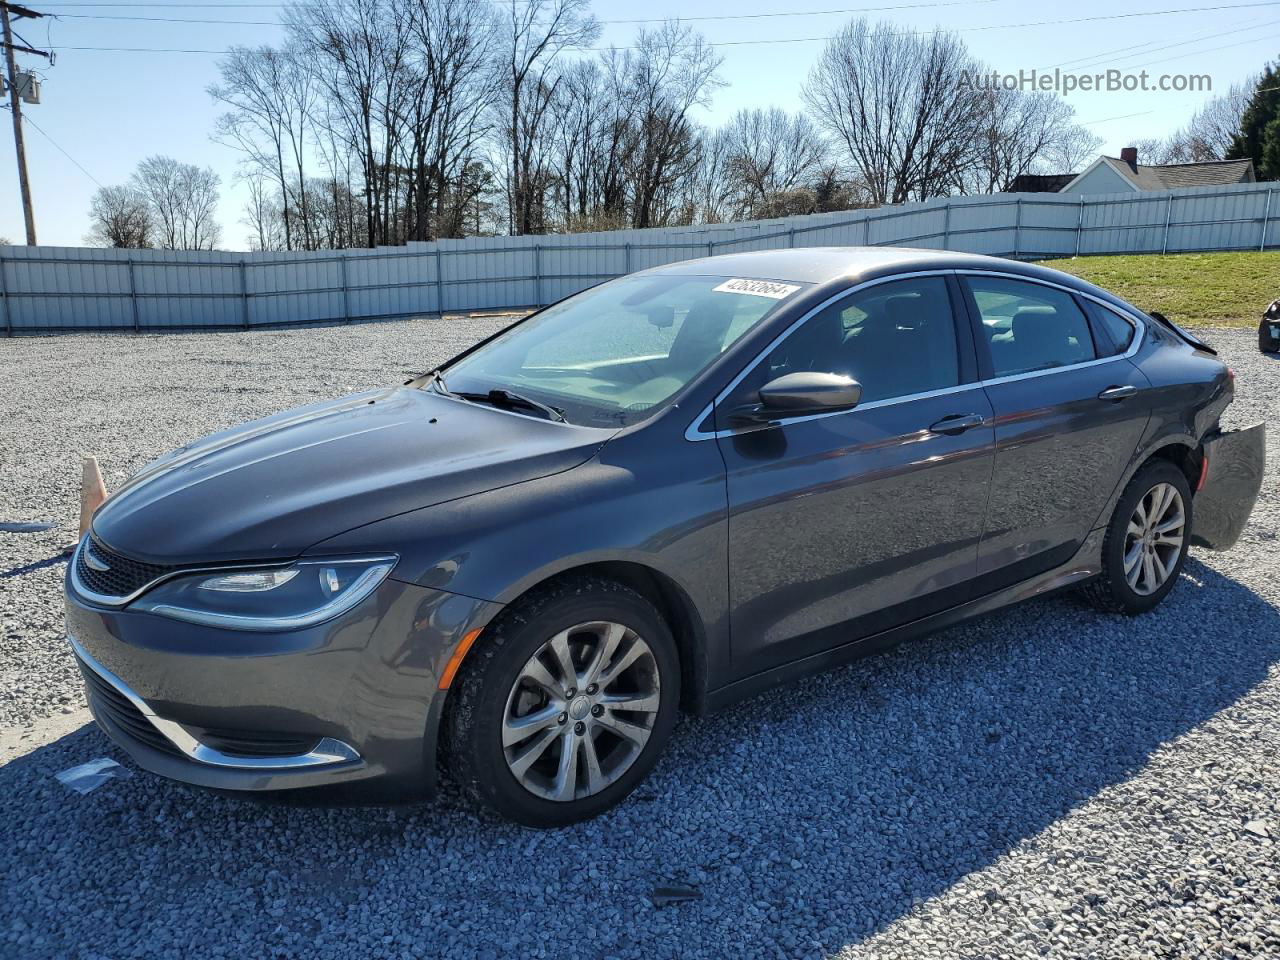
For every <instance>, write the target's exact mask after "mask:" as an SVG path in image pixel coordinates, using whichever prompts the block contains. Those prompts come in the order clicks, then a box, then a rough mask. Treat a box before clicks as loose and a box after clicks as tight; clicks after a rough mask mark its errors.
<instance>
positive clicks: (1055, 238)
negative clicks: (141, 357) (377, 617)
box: [0, 183, 1280, 334]
mask: <svg viewBox="0 0 1280 960" xmlns="http://www.w3.org/2000/svg"><path fill="white" fill-rule="evenodd" d="M1273 194H1275V195H1277V197H1280V184H1270V183H1260V184H1242V185H1237V186H1232V187H1193V188H1187V189H1181V190H1171V191H1167V192H1159V193H1154V192H1153V193H1136V194H1112V195H1106V196H1066V197H1064V196H1059V195H1057V194H1043V193H1031V194H995V195H992V196H981V197H955V198H950V199H945V200H930V201H927V202H925V203H911V204H903V205H900V206H890V207H880V208H878V209H875V210H850V211H843V212H839V213H827V214H814V215H812V216H802V217H788V218H785V219H776V220H760V221H753V222H750V223H731V224H719V225H714V226H705V225H703V226H692V227H669V228H656V229H652V230H619V231H615V232H611V233H590V234H571V235H548V236H536V237H472V238H468V239H465V240H441V241H439V242H434V243H410V244H408V245H407V246H403V247H379V248H376V249H373V250H338V251H320V252H315V253H305V252H296V253H279V252H264V253H223V252H217V251H161V250H110V249H94V248H76V247H0V327H3V329H4V330H5V332H6V333H8V334H15V333H33V332H34V333H38V332H47V331H59V330H101V329H116V330H135V331H152V330H165V329H196V328H216V329H221V328H237V327H239V328H250V327H256V326H268V325H281V324H292V323H320V322H334V321H350V320H374V319H386V318H392V317H405V316H420V315H424V314H437V313H447V312H463V311H471V310H489V309H497V308H505V307H528V306H540V305H543V304H547V303H552V302H554V301H556V300H558V299H560V298H562V297H565V296H567V295H569V294H571V293H573V292H575V291H577V290H581V289H583V288H584V287H588V286H591V285H592V284H595V283H598V282H600V281H601V280H607V279H610V278H612V277H616V276H620V275H622V274H625V273H630V272H632V271H634V270H642V269H644V268H646V267H653V266H657V265H659V264H663V263H671V262H673V261H677V260H688V259H691V258H693V257H705V256H713V255H716V254H723V253H734V252H737V251H742V250H765V249H775V248H782V247H815V246H864V245H871V246H912V247H930V248H934V249H940V250H962V251H967V252H971V253H986V254H992V255H995V256H1002V257H1012V258H1015V259H1021V260H1033V259H1043V258H1048V257H1070V256H1084V255H1088V254H1100V253H1177V252H1186V251H1201V250H1266V249H1275V248H1280V206H1276V205H1274V204H1273ZM1278 279H1280V278H1278Z"/></svg>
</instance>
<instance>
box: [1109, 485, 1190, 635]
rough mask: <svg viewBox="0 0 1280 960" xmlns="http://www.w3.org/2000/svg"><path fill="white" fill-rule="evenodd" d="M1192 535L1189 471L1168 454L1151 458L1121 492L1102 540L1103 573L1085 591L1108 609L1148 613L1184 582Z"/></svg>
mask: <svg viewBox="0 0 1280 960" xmlns="http://www.w3.org/2000/svg"><path fill="white" fill-rule="evenodd" d="M1190 535H1191V486H1190V485H1189V484H1188V483H1187V478H1186V476H1185V475H1184V474H1183V473H1182V471H1181V470H1179V469H1178V468H1177V467H1176V466H1174V465H1173V464H1172V463H1169V462H1168V461H1165V460H1157V461H1154V462H1152V463H1149V464H1147V465H1146V466H1144V467H1143V468H1142V469H1141V470H1139V471H1138V472H1137V474H1135V475H1134V477H1133V479H1132V480H1130V481H1129V485H1128V486H1127V487H1125V489H1124V493H1122V494H1121V495H1120V500H1119V502H1118V503H1117V504H1116V510H1115V513H1114V514H1113V515H1112V517H1111V523H1110V524H1109V525H1108V527H1107V533H1106V538H1105V539H1104V541H1103V545H1102V574H1101V575H1100V576H1099V577H1098V578H1097V579H1096V580H1094V581H1093V582H1091V583H1089V584H1088V585H1087V586H1086V587H1085V588H1084V592H1085V595H1086V596H1087V597H1088V598H1089V599H1090V600H1091V601H1092V602H1093V603H1094V605H1095V606H1097V607H1098V608H1100V609H1102V610H1106V611H1109V612H1113V613H1127V614H1130V615H1132V614H1138V613H1145V612H1146V611H1147V610H1150V609H1151V608H1152V607H1154V606H1155V605H1156V604H1158V603H1159V602H1160V601H1161V600H1163V599H1164V598H1165V596H1166V595H1167V594H1168V593H1169V591H1170V590H1172V589H1173V587H1174V585H1175V584H1176V583H1177V582H1178V574H1179V573H1180V572H1181V571H1182V564H1183V562H1184V561H1185V560H1186V558H1187V545H1188V542H1189V539H1190Z"/></svg>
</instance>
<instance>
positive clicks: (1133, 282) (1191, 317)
mask: <svg viewBox="0 0 1280 960" xmlns="http://www.w3.org/2000/svg"><path fill="white" fill-rule="evenodd" d="M1042 262H1043V263H1044V265H1045V266H1046V267H1053V268H1054V269H1055V270H1061V271H1063V272H1064V273H1071V274H1074V275H1075V276H1077V277H1081V278H1083V279H1085V280H1088V281H1089V282H1090V283H1095V284H1097V285H1098V286H1100V287H1103V288H1105V289H1107V290H1109V291H1110V292H1112V293H1114V294H1115V295H1116V296H1118V297H1121V298H1122V299H1124V300H1128V301H1129V302H1130V303H1132V304H1133V305H1134V306H1135V307H1138V308H1140V309H1142V310H1158V311H1160V312H1161V313H1163V314H1164V315H1165V316H1166V317H1168V318H1169V319H1170V320H1172V321H1174V323H1178V324H1182V325H1183V326H1188V327H1256V326H1257V325H1258V321H1259V320H1260V319H1261V318H1262V314H1263V313H1264V312H1265V311H1266V309H1267V305H1268V304H1270V303H1271V301H1272V300H1277V299H1280V253H1179V254H1173V255H1171V256H1167V257H1161V256H1156V255H1154V254H1133V255H1124V256H1114V257H1073V258H1071V259H1067V260H1045V261H1042Z"/></svg>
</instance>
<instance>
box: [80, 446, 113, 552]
mask: <svg viewBox="0 0 1280 960" xmlns="http://www.w3.org/2000/svg"><path fill="white" fill-rule="evenodd" d="M106 499H107V488H106V487H105V486H104V485H103V483H102V471H101V470H99V469H98V458H97V457H85V458H84V464H83V467H82V470H81V477H80V536H81V537H83V536H84V535H85V532H86V531H88V529H89V524H90V522H91V521H92V520H93V511H95V510H97V509H98V507H100V506H102V502H103V501H104V500H106Z"/></svg>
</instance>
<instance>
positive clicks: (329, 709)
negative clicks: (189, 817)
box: [66, 580, 500, 801]
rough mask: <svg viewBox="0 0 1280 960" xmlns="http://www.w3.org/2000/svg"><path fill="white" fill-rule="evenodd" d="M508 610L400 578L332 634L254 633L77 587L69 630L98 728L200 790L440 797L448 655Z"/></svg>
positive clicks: (330, 626) (142, 761) (329, 630)
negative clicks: (143, 608)
mask: <svg viewBox="0 0 1280 960" xmlns="http://www.w3.org/2000/svg"><path fill="white" fill-rule="evenodd" d="M499 609H500V606H499V605H498V604H494V603H489V602H487V601H481V600H474V599H472V598H470V597H463V596H459V595H457V594H450V593H445V592H443V591H439V590H432V589H427V588H423V587H418V586H414V585H411V584H405V583H401V582H399V581H395V580H387V581H385V582H384V583H383V584H382V585H381V586H380V587H379V588H378V589H377V590H376V591H375V592H374V593H373V594H372V595H370V596H369V597H368V598H366V599H365V600H364V601H363V602H362V603H360V604H359V605H358V606H356V607H355V608H353V609H352V610H350V611H348V612H347V613H345V614H343V615H342V616H340V617H337V618H335V619H334V620H331V621H329V622H327V623H323V624H319V625H317V626H315V627H312V628H309V629H307V630H302V631H293V632H286V633H265V634H264V633H256V634H248V633H241V632H237V631H230V630H221V629H215V628H211V627H203V626H197V625H193V624H187V623H182V622H179V621H176V620H169V619H167V618H164V617H159V616H156V615H153V614H147V613H136V612H131V611H130V610H129V609H128V608H127V607H126V608H124V609H107V608H103V607H98V606H95V605H92V604H90V603H87V602H85V601H83V600H81V599H80V598H79V597H78V596H77V595H76V594H75V592H74V591H73V590H72V589H71V588H70V585H68V588H67V597H66V613H67V632H68V636H69V640H70V643H71V646H72V650H73V652H74V653H75V655H76V658H77V660H78V662H79V664H80V667H81V671H82V672H83V673H84V674H85V680H86V689H87V693H88V699H89V705H90V708H91V709H92V711H93V714H94V717H95V719H96V720H97V722H98V724H99V726H100V727H101V728H102V729H103V731H104V732H105V733H106V734H107V735H108V736H109V737H110V738H111V739H112V740H113V741H115V742H116V743H117V744H119V745H120V746H121V747H122V748H123V749H124V750H125V751H126V752H127V753H128V754H129V755H130V756H131V757H132V758H133V759H134V760H135V761H136V762H137V763H138V765H139V766H141V767H143V768H144V769H146V770H149V771H151V772H153V773H157V774H160V775H161V776H165V777H169V778H171V779H175V780H181V781H183V782H185V783H190V784H194V785H197V786H203V787H211V788H217V789H226V790H249V791H273V790H298V789H305V788H324V789H325V791H326V792H330V793H332V794H333V796H334V798H335V799H343V800H357V801H383V800H385V801H391V800H400V799H406V798H413V797H422V796H427V795H429V794H430V793H431V792H432V790H433V788H434V785H435V742H436V732H437V727H438V725H439V720H440V714H441V709H442V707H443V701H444V692H443V691H441V690H440V689H439V677H440V675H441V673H442V671H443V670H444V667H445V664H446V663H447V661H448V658H449V656H450V655H451V654H452V652H453V650H454V649H455V648H456V647H457V644H458V643H459V642H460V641H461V639H462V638H463V637H464V636H465V635H466V634H467V633H468V632H470V631H471V630H475V629H480V628H482V627H483V626H484V625H485V623H487V622H488V621H489V619H491V618H492V617H493V615H494V614H496V612H497V611H498V610H499Z"/></svg>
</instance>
